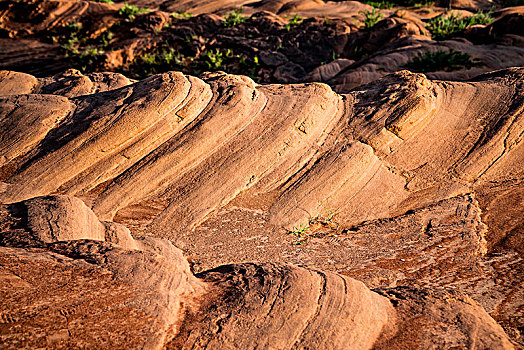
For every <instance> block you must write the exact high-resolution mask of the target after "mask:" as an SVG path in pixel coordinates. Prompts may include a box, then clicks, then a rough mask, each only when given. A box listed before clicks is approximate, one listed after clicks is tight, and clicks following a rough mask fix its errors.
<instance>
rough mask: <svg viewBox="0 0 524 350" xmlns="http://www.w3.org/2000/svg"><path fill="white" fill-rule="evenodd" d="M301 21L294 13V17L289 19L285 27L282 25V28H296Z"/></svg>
mask: <svg viewBox="0 0 524 350" xmlns="http://www.w3.org/2000/svg"><path fill="white" fill-rule="evenodd" d="M303 21H304V19H303V18H302V17H300V16H299V15H297V14H296V13H295V15H294V16H293V17H291V19H290V20H289V22H288V23H287V24H286V25H284V28H286V30H290V29H291V28H293V27H296V26H297V25H299V24H300V23H302V22H303Z"/></svg>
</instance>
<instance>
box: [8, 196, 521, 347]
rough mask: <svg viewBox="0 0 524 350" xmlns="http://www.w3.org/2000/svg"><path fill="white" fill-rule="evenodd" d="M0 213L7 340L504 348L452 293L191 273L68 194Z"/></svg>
mask: <svg viewBox="0 0 524 350" xmlns="http://www.w3.org/2000/svg"><path fill="white" fill-rule="evenodd" d="M0 215H1V216H2V227H1V233H0V235H1V238H2V241H1V247H0V259H1V261H2V274H1V275H0V279H1V280H2V284H1V286H2V287H1V291H2V296H3V303H2V307H1V308H2V310H1V314H0V315H1V320H2V330H1V332H0V339H1V340H2V344H3V347H4V348H20V347H48V348H71V347H75V348H76V347H94V346H96V347H97V348H114V347H125V348H130V347H133V348H148V349H149V348H151V349H154V348H168V349H170V348H177V349H179V348H188V349H189V348H210V349H212V348H217V347H220V348H223V349H233V348H242V349H252V348H253V349H254V348H269V347H271V348H279V349H290V348H295V347H300V348H306V347H315V348H329V349H346V348H358V349H371V348H375V349H382V348H401V347H402V346H406V345H410V346H411V345H413V346H415V347H417V346H419V347H422V348H427V347H429V346H430V345H431V346H437V347H446V348H447V347H453V346H454V347H465V346H470V345H471V344H475V347H476V348H479V349H511V348H512V345H511V343H510V341H509V339H508V338H507V336H506V334H505V333H504V332H503V330H502V328H501V327H500V326H499V325H498V324H497V323H496V322H495V321H493V319H491V318H490V317H489V315H488V314H487V313H486V312H485V311H484V310H483V309H482V308H481V307H480V306H479V305H478V304H477V303H476V302H474V301H473V300H471V299H470V298H468V297H466V296H463V295H460V294H457V293H453V292H451V293H450V292H446V291H444V290H439V291H430V290H416V289H406V288H393V289H387V290H382V291H380V294H377V293H375V292H372V291H370V290H369V289H367V288H366V287H365V286H364V284H363V283H361V282H358V281H356V280H353V279H351V278H348V277H344V276H341V275H337V274H334V273H329V272H321V271H318V270H314V269H308V268H301V267H295V266H288V265H279V264H239V265H229V266H222V267H218V268H216V269H213V270H210V271H207V272H205V273H203V274H200V275H198V278H195V277H194V276H193V275H192V274H191V273H190V271H189V265H188V264H187V262H186V261H185V259H184V258H183V257H182V254H181V251H180V250H178V249H176V248H175V247H174V246H173V245H171V244H170V243H169V242H167V241H163V240H159V239H153V238H146V239H140V240H136V241H134V240H133V239H132V238H130V237H128V233H127V232H124V231H121V232H120V233H119V234H117V235H116V236H117V237H119V238H120V239H121V238H123V237H125V240H126V241H127V242H129V239H131V240H133V241H134V247H135V248H129V247H126V246H125V245H122V244H120V242H118V241H115V240H114V239H113V238H111V237H109V239H108V236H107V235H106V237H105V238H104V237H103V236H100V235H98V234H97V233H98V232H96V231H99V230H98V229H97V228H98V227H102V226H103V224H102V223H100V222H98V221H97V220H96V217H95V216H94V214H93V212H91V211H90V209H89V208H88V207H87V206H85V205H84V204H83V203H82V202H81V201H80V200H78V199H75V198H72V197H65V196H48V197H38V198H35V199H32V200H29V201H24V202H19V203H14V204H11V205H3V206H2V207H1V208H0ZM50 215H51V216H54V217H55V218H56V219H55V220H54V221H53V222H52V225H51V226H45V225H39V224H36V225H35V224H34V223H35V222H36V223H40V222H42V220H44V221H48V222H50V223H51V221H49V218H48V216H50ZM86 218H89V219H88V220H87V221H86ZM57 227H58V228H59V231H58V232H57V231H56V228H57ZM86 229H87V230H86ZM50 231H51V232H50ZM89 231H91V232H93V234H91V235H89V233H88V232H89ZM100 232H102V231H100ZM106 232H107V231H106ZM50 233H52V234H54V236H53V237H51V236H50V235H49V234H50ZM64 278H65V279H66V281H64ZM64 282H65V283H64ZM457 320H458V322H457ZM422 324H424V326H425V327H424V329H423V330H422V329H421V325H422ZM428 326H429V327H428Z"/></svg>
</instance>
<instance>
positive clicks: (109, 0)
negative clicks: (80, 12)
mask: <svg viewBox="0 0 524 350" xmlns="http://www.w3.org/2000/svg"><path fill="white" fill-rule="evenodd" d="M91 1H94V2H103V3H106V4H109V5H111V4H112V3H113V0H91Z"/></svg>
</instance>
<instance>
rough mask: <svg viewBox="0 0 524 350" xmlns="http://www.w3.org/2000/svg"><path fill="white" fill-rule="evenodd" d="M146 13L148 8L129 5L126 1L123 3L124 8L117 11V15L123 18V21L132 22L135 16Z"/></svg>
mask: <svg viewBox="0 0 524 350" xmlns="http://www.w3.org/2000/svg"><path fill="white" fill-rule="evenodd" d="M147 12H149V9H148V8H146V7H138V6H134V5H129V4H128V3H127V1H126V2H125V3H124V6H122V7H121V8H120V9H119V10H118V15H119V16H120V17H122V18H124V20H126V21H129V22H133V21H134V20H135V17H136V16H137V15H139V14H142V13H147Z"/></svg>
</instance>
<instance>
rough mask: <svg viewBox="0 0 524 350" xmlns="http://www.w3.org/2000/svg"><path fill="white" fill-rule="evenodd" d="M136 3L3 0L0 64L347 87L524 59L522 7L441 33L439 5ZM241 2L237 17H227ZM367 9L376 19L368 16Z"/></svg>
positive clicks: (470, 71) (458, 76) (469, 71)
mask: <svg viewBox="0 0 524 350" xmlns="http://www.w3.org/2000/svg"><path fill="white" fill-rule="evenodd" d="M130 3H132V4H134V5H137V6H141V7H143V11H142V12H139V13H137V14H134V15H132V16H131V17H126V15H125V14H121V13H119V9H120V8H121V7H122V6H123V4H122V3H117V4H113V5H109V4H105V3H97V2H93V1H76V2H72V1H55V0H53V1H50V0H31V1H24V2H20V1H6V2H5V4H4V5H2V7H0V11H1V13H2V22H1V24H2V28H3V33H4V35H3V38H0V43H1V45H2V50H0V68H1V69H7V70H15V71H21V72H26V73H29V74H32V75H35V76H44V75H50V74H57V73H61V72H63V71H64V70H66V69H68V68H71V67H74V68H76V69H79V70H81V71H83V72H89V73H91V72H103V71H118V72H123V73H125V74H126V75H127V76H130V77H133V78H137V79H142V78H145V77H148V76H150V75H152V74H155V73H162V72H166V71H171V70H178V71H182V72H184V73H186V74H189V75H198V74H201V73H202V72H205V71H226V72H228V73H232V74H248V75H250V76H251V77H252V78H253V79H254V80H255V81H257V82H260V83H299V82H307V81H317V82H323V83H327V84H329V85H330V86H331V87H333V88H334V89H335V91H337V92H339V93H346V92H349V91H350V90H351V89H353V88H355V87H358V86H360V85H363V84H367V83H369V82H372V81H374V80H376V79H379V78H381V77H383V76H385V75H387V74H390V73H394V72H397V71H399V70H402V69H411V70H417V69H419V70H420V69H423V71H426V72H427V73H428V77H430V78H436V79H443V80H467V79H471V78H473V77H475V76H478V75H479V74H482V73H486V72H489V71H493V70H499V69H503V68H508V67H514V66H522V65H524V48H523V47H522V36H520V32H519V30H520V28H521V25H520V22H519V21H521V17H522V14H521V12H522V9H519V7H513V8H507V9H501V10H499V11H496V12H494V19H495V21H494V22H493V23H491V24H489V25H474V26H470V27H469V28H466V29H464V30H462V31H460V32H458V33H455V34H454V35H452V36H451V38H449V39H448V40H444V41H436V40H432V39H431V35H430V32H429V30H428V28H427V21H428V20H429V18H430V17H435V16H437V15H439V14H441V13H442V12H443V11H444V9H439V8H434V9H431V10H430V9H424V11H425V12H424V11H422V10H420V11H418V12H417V11H415V10H413V9H411V10H409V9H406V8H404V7H400V8H396V9H394V10H393V9H392V10H379V11H378V12H372V11H376V9H373V8H372V7H371V6H369V5H365V4H363V3H359V2H356V1H342V2H324V1H257V2H252V1H250V2H245V1H227V2H223V1H198V2H195V1H176V2H173V1H169V2H160V1H157V0H155V1H145V0H137V1H134V2H130ZM241 5H243V7H242V8H243V12H242V13H238V14H236V17H238V19H237V22H232V23H231V24H227V23H228V19H227V18H228V16H230V13H231V11H232V10H234V9H235V8H239V7H240V6H241ZM490 6H491V5H490ZM445 7H448V6H447V4H446V5H445ZM170 13H171V14H170ZM463 13H464V14H471V13H469V12H467V11H463ZM21 14H24V16H22V15H21ZM366 16H368V17H369V19H368V21H369V20H371V19H373V20H371V22H369V23H367V24H365V23H366ZM375 20H376V23H374V22H375ZM450 50H454V52H458V53H460V54H462V55H466V56H467V57H468V58H467V60H466V61H467V62H466V63H465V65H464V64H463V65H460V64H458V65H457V64H456V63H455V62H454V59H445V58H444V59H442V58H440V59H438V58H433V61H431V59H429V61H427V62H425V64H424V65H423V67H422V68H420V67H419V68H416V67H415V68H414V67H411V63H412V61H413V60H414V59H415V58H417V57H419V58H420V56H424V55H427V54H428V53H431V52H438V51H443V52H449V51H450ZM455 60H456V58H455ZM435 63H437V65H435ZM459 63H460V62H459ZM417 71H418V70H417Z"/></svg>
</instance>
